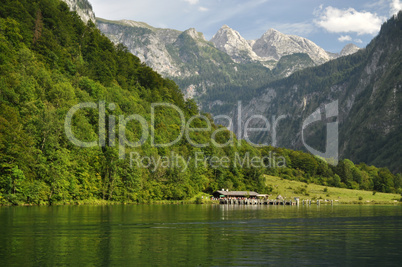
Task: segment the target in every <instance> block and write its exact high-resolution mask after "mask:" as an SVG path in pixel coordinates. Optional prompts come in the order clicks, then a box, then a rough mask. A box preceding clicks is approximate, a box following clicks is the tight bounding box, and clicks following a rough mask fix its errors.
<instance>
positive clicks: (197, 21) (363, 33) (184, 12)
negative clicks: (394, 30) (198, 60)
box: [89, 0, 402, 52]
mask: <svg viewBox="0 0 402 267" xmlns="http://www.w3.org/2000/svg"><path fill="white" fill-rule="evenodd" d="M89 2H90V3H91V4H92V7H93V9H94V11H95V15H96V16H97V17H100V18H104V19H109V20H122V19H128V20H134V21H141V22H146V23H147V24H149V25H151V26H153V27H157V28H171V29H176V30H180V31H184V30H187V29H189V28H195V29H196V30H197V31H199V32H202V33H204V35H205V37H206V38H207V39H208V40H210V39H211V38H212V37H213V35H214V34H215V33H216V32H217V31H218V30H219V28H221V27H222V26H223V25H228V26H229V27H231V28H232V29H234V30H236V31H238V32H239V33H240V34H241V35H242V36H243V37H244V38H245V39H247V40H254V39H258V38H260V37H261V36H262V35H263V34H264V33H265V32H266V31H267V30H268V29H270V28H274V29H276V30H278V31H280V32H282V33H285V34H293V35H298V36H301V37H305V38H308V39H310V40H312V41H313V42H315V43H316V44H317V45H319V46H321V47H322V48H324V49H325V50H327V51H330V52H340V50H341V49H342V48H343V47H344V46H345V45H346V44H348V43H354V44H355V45H357V46H359V47H365V46H366V45H367V44H368V43H369V42H370V41H371V40H372V39H373V38H374V37H375V36H376V35H377V34H378V32H379V30H380V27H381V24H382V23H384V22H385V21H386V20H387V19H389V18H390V17H391V16H392V15H393V14H396V13H397V11H398V10H401V9H402V0H372V1H370V0H369V1H360V0H353V1H351V0H324V1H318V0H293V1H290V0H280V1H277V0H113V1H110V0H89Z"/></svg>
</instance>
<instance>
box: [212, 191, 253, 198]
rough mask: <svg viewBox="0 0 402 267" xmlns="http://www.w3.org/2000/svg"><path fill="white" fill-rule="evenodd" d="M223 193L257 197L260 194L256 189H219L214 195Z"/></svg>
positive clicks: (231, 195) (227, 195) (225, 194)
mask: <svg viewBox="0 0 402 267" xmlns="http://www.w3.org/2000/svg"><path fill="white" fill-rule="evenodd" d="M218 194H219V195H223V196H226V197H247V196H249V197H256V196H258V195H259V194H258V193H257V192H254V191H225V190H218V191H216V192H215V193H214V195H218Z"/></svg>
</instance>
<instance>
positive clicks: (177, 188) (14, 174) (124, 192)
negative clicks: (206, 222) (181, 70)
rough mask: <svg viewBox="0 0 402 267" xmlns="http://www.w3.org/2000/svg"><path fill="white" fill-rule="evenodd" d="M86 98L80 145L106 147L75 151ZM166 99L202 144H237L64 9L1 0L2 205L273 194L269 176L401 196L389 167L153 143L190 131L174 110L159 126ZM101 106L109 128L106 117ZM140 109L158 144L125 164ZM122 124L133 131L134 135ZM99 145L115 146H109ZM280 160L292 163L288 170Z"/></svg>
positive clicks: (243, 148)
mask: <svg viewBox="0 0 402 267" xmlns="http://www.w3.org/2000/svg"><path fill="white" fill-rule="evenodd" d="M84 102H86V103H88V102H89V103H95V104H96V105H97V106H98V107H99V109H93V108H92V109H90V108H85V109H81V110H79V111H78V112H76V113H75V115H74V117H73V120H72V123H73V125H72V131H73V132H74V135H75V136H76V137H77V138H78V139H80V140H83V141H86V142H92V141H97V140H99V145H97V146H94V147H88V148H82V147H78V146H76V145H74V144H73V143H72V142H71V141H70V140H69V138H68V137H67V135H66V132H65V121H66V116H67V113H68V112H69V110H70V109H71V108H72V107H73V106H75V105H77V104H79V103H84ZM162 102H163V103H171V104H174V105H175V106H176V107H178V108H179V109H180V110H182V111H183V113H184V117H185V120H186V122H189V123H188V126H190V127H192V128H207V130H205V129H204V130H203V131H193V132H190V133H189V136H190V138H191V140H192V141H193V143H196V144H205V143H209V142H210V139H211V136H214V137H215V140H216V142H217V143H218V144H225V143H226V142H228V141H230V139H231V133H230V132H229V131H227V130H226V129H225V128H219V127H218V126H216V125H214V124H213V122H212V119H211V116H209V115H208V114H204V116H202V117H201V116H197V114H198V113H199V111H198V108H197V106H196V104H195V102H194V101H193V100H184V98H183V95H182V93H181V92H180V90H179V88H178V86H177V85H176V84H175V83H174V82H172V81H171V80H168V79H163V78H162V77H161V76H160V75H159V74H157V73H156V72H154V71H153V70H152V69H150V68H149V67H147V66H145V65H144V64H142V63H141V62H140V61H139V59H138V58H137V57H135V56H134V55H132V54H130V53H129V52H128V51H127V49H126V48H125V47H123V46H122V45H117V46H115V45H114V44H113V43H112V42H111V41H110V40H109V39H108V38H106V37H105V36H103V35H102V34H101V33H100V32H99V30H98V29H96V27H95V25H94V24H93V23H91V22H89V24H88V25H85V24H84V23H83V22H82V21H81V20H80V18H79V17H78V15H77V14H76V13H72V12H70V11H69V9H68V7H67V5H66V4H65V3H64V2H61V1H59V0H37V1H28V0H3V1H2V5H1V6H0V204H22V203H29V204H52V203H75V202H79V201H83V200H100V199H104V200H111V201H119V202H147V201H151V200H165V199H167V200H181V199H189V198H191V197H193V196H194V195H196V194H197V193H199V192H206V193H210V192H213V191H214V190H217V189H220V188H228V189H233V190H256V191H259V192H266V193H269V192H270V190H272V187H271V186H270V185H267V184H265V181H264V176H263V174H264V173H267V174H273V175H278V176H281V177H284V178H286V179H297V180H301V181H306V182H315V183H320V184H326V185H332V186H341V187H350V188H361V189H366V190H376V191H382V192H400V190H401V187H402V177H401V175H399V174H398V175H394V174H392V173H390V172H389V171H388V170H387V169H378V168H375V167H371V166H366V165H364V164H359V165H354V164H353V163H352V162H350V161H348V160H344V161H342V162H341V163H340V164H339V165H338V166H337V167H332V166H330V165H328V164H327V163H326V162H325V161H323V160H320V159H318V158H315V157H314V156H312V155H309V154H306V153H302V152H295V151H291V150H286V149H279V148H272V147H265V148H260V149H257V148H255V147H253V146H251V145H249V144H247V143H246V142H245V141H240V142H238V141H237V140H236V139H235V138H234V141H233V145H227V146H224V147H220V146H217V145H212V144H209V145H207V146H204V147H199V146H194V145H193V144H191V143H190V142H188V141H186V139H184V138H183V139H181V140H179V142H177V143H176V144H175V145H174V146H168V147H157V146H153V145H152V144H153V143H152V142H155V143H157V144H166V143H169V142H171V141H173V140H175V139H176V137H177V136H178V134H179V133H180V129H181V128H180V126H181V123H182V118H181V117H180V114H179V113H178V112H177V111H176V110H174V109H172V108H169V107H166V106H164V107H157V108H155V116H154V119H152V117H151V110H152V103H162ZM103 105H104V106H105V107H106V109H105V110H104V112H105V115H106V120H105V121H102V120H100V119H99V117H100V113H101V111H100V110H101V108H100V107H101V106H103ZM132 114H136V115H139V116H141V117H142V118H144V119H145V121H146V122H147V123H148V125H147V126H148V128H149V129H150V132H151V133H154V140H151V138H147V139H146V140H145V142H144V143H143V144H142V145H141V146H139V147H129V146H127V147H126V150H125V155H127V156H126V157H125V159H122V158H121V150H119V148H120V147H119V145H118V144H117V143H118V142H119V141H121V140H124V139H123V137H124V138H127V140H129V141H126V143H124V145H126V144H127V143H128V142H138V141H140V140H141V139H142V137H143V136H144V135H143V134H141V133H143V132H142V130H143V127H141V124H140V123H137V122H135V121H132V122H130V123H129V119H128V118H129V117H128V116H130V115H132ZM190 118H193V119H191V120H190ZM152 121H153V123H151V122H152ZM103 124H104V125H103ZM122 124H124V126H126V129H125V132H124V136H123V132H122V131H120V129H121V126H122ZM208 124H211V127H210V128H209V129H208ZM102 125H103V126H104V128H105V129H107V130H106V131H105V133H104V136H102V135H100V134H99V133H100V132H99V129H100V128H101V127H102ZM114 126H115V127H114ZM214 133H216V135H214ZM100 140H106V141H105V144H102V142H101V141H100ZM119 153H120V154H119ZM130 153H135V155H141V156H144V157H148V158H154V159H163V158H166V157H169V156H171V155H176V158H178V157H180V158H183V159H185V160H186V161H187V160H188V162H187V163H188V164H187V165H186V166H188V167H187V168H184V167H183V165H184V163H182V164H175V165H173V166H172V164H170V166H161V165H157V164H155V163H152V162H149V164H147V168H143V167H142V166H139V165H138V164H132V165H131V166H130V163H132V161H130V160H131V159H132V158H131V157H130V156H128V155H133V154H130ZM197 153H198V154H201V155H202V156H203V157H204V158H211V157H216V158H230V159H232V160H233V161H234V160H235V159H236V158H240V159H241V160H243V159H244V158H254V157H260V158H263V157H265V158H264V162H265V163H266V164H265V165H262V166H257V167H253V166H241V165H240V164H228V165H225V164H223V165H222V164H221V165H219V164H218V165H216V164H214V162H212V161H205V162H207V164H203V163H201V164H197V160H196V158H195V156H194V155H196V154H197ZM279 159H281V160H279ZM284 161H286V167H284V165H285V164H283V162H284ZM280 162H282V165H281V166H279V167H282V168H279V167H278V165H279V163H280ZM137 163H138V162H137ZM269 163H271V167H269V166H268V165H269ZM257 165H258V164H257ZM273 165H276V166H277V167H278V168H274V166H273Z"/></svg>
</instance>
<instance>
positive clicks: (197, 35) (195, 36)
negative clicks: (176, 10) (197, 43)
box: [183, 28, 206, 41]
mask: <svg viewBox="0 0 402 267" xmlns="http://www.w3.org/2000/svg"><path fill="white" fill-rule="evenodd" d="M183 33H184V34H187V35H189V36H191V37H192V38H193V39H194V40H200V39H201V40H202V41H206V39H205V37H204V34H203V33H201V32H197V31H196V29H194V28H190V29H188V30H185V31H184V32H183Z"/></svg>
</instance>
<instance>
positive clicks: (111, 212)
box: [0, 205, 402, 266]
mask: <svg viewBox="0 0 402 267" xmlns="http://www.w3.org/2000/svg"><path fill="white" fill-rule="evenodd" d="M145 265H153V266H155V265H157V266H252V265H279V266H301V265H314V266H317V265H326V266H345V265H348V266H393V265H394V266H401V265H402V206H358V205H354V206H341V205H336V206H324V205H322V206H320V207H318V206H315V205H312V206H310V207H304V206H301V207H295V206H293V207H291V206H285V207H284V206H227V205H121V206H120V205H115V206H57V207H0V266H145Z"/></svg>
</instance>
